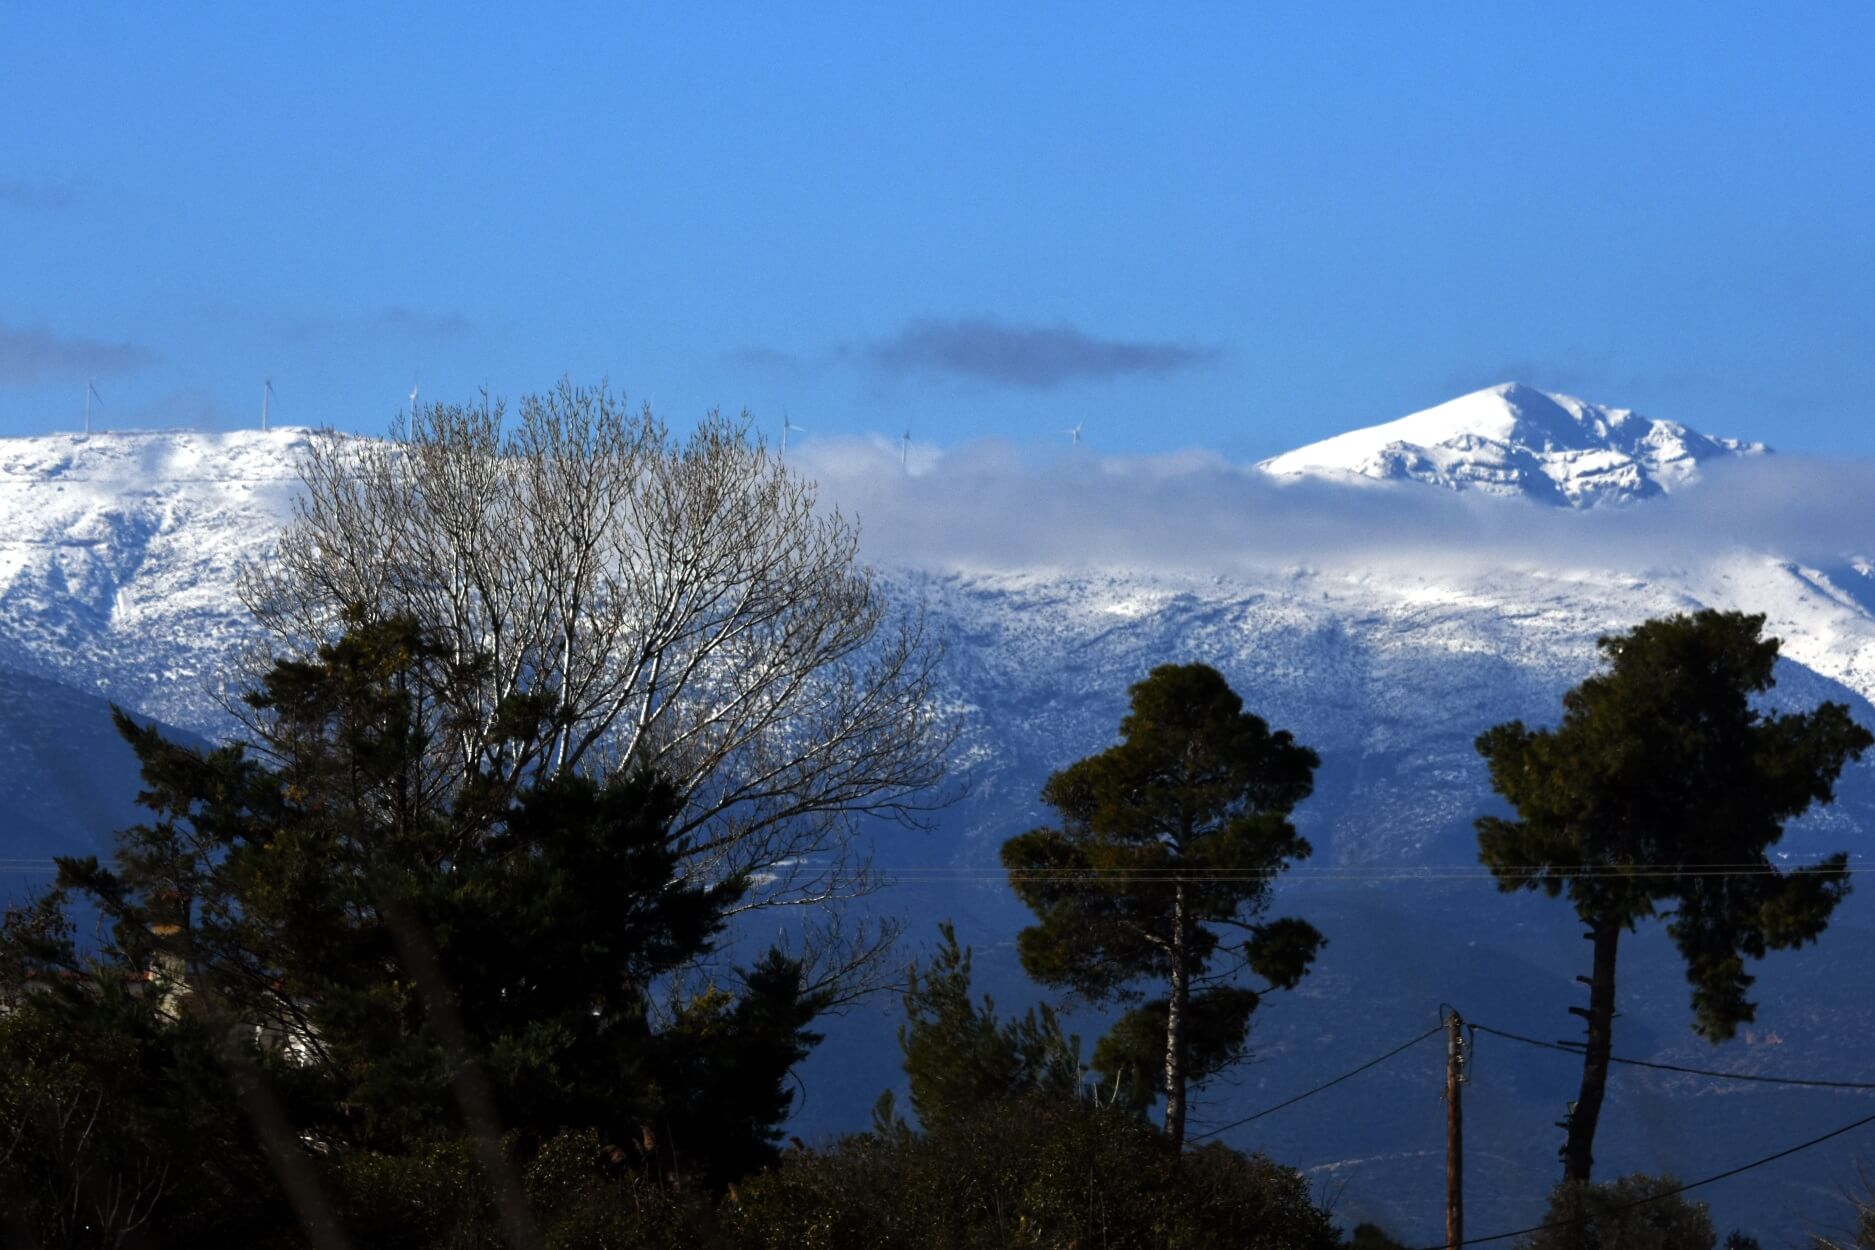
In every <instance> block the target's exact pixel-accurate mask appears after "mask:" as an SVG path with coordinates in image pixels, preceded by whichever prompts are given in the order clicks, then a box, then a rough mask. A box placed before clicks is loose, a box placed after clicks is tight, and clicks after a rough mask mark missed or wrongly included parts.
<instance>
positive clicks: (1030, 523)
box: [798, 439, 1875, 576]
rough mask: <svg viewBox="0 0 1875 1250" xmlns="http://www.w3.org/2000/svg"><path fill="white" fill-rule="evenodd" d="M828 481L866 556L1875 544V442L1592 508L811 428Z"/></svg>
mask: <svg viewBox="0 0 1875 1250" xmlns="http://www.w3.org/2000/svg"><path fill="white" fill-rule="evenodd" d="M798 463H799V464H800V466H801V467H803V468H805V469H807V471H808V472H810V473H811V474H812V475H813V476H815V477H816V478H817V479H818V480H819V482H820V485H821V489H822V494H823V497H824V498H826V499H827V500H828V502H830V503H832V504H835V505H837V506H839V507H840V508H841V509H842V510H843V511H845V512H847V513H849V514H857V515H858V516H859V517H860V518H861V520H862V521H863V523H864V529H863V535H864V542H865V547H866V553H867V558H869V559H871V560H875V561H878V562H880V563H883V564H888V565H890V564H902V565H908V566H912V567H920V568H945V567H953V568H960V569H1008V570H1020V569H1027V568H1064V567H1069V568H1072V567H1084V568H1099V567H1122V568H1134V569H1142V570H1151V569H1159V570H1170V571H1177V572H1182V573H1196V574H1205V575H1210V574H1227V573H1232V572H1245V571H1250V570H1269V569H1284V568H1295V567H1309V568H1319V569H1344V570H1360V569H1377V568H1391V567H1405V568H1409V569H1413V570H1418V571H1424V572H1426V573H1452V572H1465V571H1478V570H1497V569H1526V570H1533V571H1540V572H1546V573H1548V572H1560V571H1566V570H1570V569H1586V570H1602V571H1620V572H1623V573H1632V574H1634V575H1636V576H1646V575H1647V574H1648V572H1649V571H1650V570H1651V571H1663V570H1673V569H1683V568H1689V567H1696V566H1699V565H1701V564H1702V563H1703V562H1705V561H1706V560H1708V559H1709V558H1712V557H1715V556H1720V555H1724V554H1726V553H1729V552H1737V551H1740V550H1746V551H1755V552H1760V553H1765V554H1769V555H1774V556H1777V557H1780V558H1784V559H1788V560H1792V561H1797V562H1800V563H1805V564H1814V565H1817V566H1830V565H1835V564H1840V563H1841V562H1842V561H1844V560H1847V559H1850V558H1851V557H1855V556H1875V461H1863V460H1857V461H1841V460H1817V459H1807V458H1800V457H1795V456H1762V457H1748V458H1740V459H1738V460H1736V461H1722V462H1719V463H1717V464H1714V465H1712V466H1710V467H1708V468H1707V469H1706V470H1705V480H1704V481H1702V482H1700V483H1698V484H1696V485H1694V486H1691V487H1687V488H1683V489H1681V490H1680V491H1677V492H1675V493H1674V494H1672V495H1670V496H1666V497H1657V498H1654V499H1649V500H1644V501H1639V502H1636V503H1634V504H1631V505H1628V506H1616V507H1602V508H1591V509H1587V510H1578V509H1571V508H1557V507H1551V506H1548V505H1544V504H1538V503H1531V502H1526V501H1523V500H1518V499H1502V498H1496V497H1492V496H1485V495H1478V494H1458V493H1456V492H1452V491H1441V490H1435V489H1431V488H1428V487H1424V486H1421V485H1419V484H1417V483H1380V482H1374V483H1371V484H1369V483H1362V484H1357V485H1346V484H1338V483H1328V482H1320V481H1310V480H1306V479H1305V480H1282V479H1275V478H1271V477H1270V476H1269V475H1267V474H1264V473H1262V472H1260V471H1258V470H1256V469H1254V468H1251V467H1249V466H1246V465H1243V464H1238V463H1233V462H1230V461H1227V460H1225V459H1224V458H1222V457H1220V456H1217V455H1215V454H1213V453H1210V452H1187V453H1180V454H1177V455H1169V456H1154V457H1101V456H1097V455H1093V454H1088V453H1085V452H1082V453H1077V454H1072V455H1070V454H1067V453H1066V452H1063V453H1061V454H1059V455H1057V456H1054V457H1048V458H1042V459H1036V458H1033V457H1029V456H1025V455H1024V454H1023V453H1022V452H1020V451H1019V450H1018V449H1016V448H1015V447H1013V446H1011V445H1008V444H1001V443H980V444H974V445H970V446H967V447H963V448H958V449H954V450H950V451H946V452H941V453H940V452H937V451H935V450H933V449H928V448H918V449H915V450H914V454H913V457H912V460H911V466H912V472H911V473H909V474H907V473H905V472H904V471H903V469H902V468H901V466H900V463H899V449H898V446H897V444H896V443H894V442H891V441H890V440H885V439H878V440H873V441H856V440H846V441H843V440H838V439H826V440H815V441H814V442H812V443H809V444H806V445H805V446H804V447H803V449H802V451H801V453H800V456H799V461H798Z"/></svg>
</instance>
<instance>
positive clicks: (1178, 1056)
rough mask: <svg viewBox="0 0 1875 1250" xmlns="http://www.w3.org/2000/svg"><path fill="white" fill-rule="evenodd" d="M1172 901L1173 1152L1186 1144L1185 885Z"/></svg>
mask: <svg viewBox="0 0 1875 1250" xmlns="http://www.w3.org/2000/svg"><path fill="white" fill-rule="evenodd" d="M1174 889H1175V890H1176V891H1177V893H1176V894H1175V895H1174V902H1173V904H1172V996H1171V998H1170V1000H1169V1001H1168V1002H1167V1005H1166V1013H1165V1135H1166V1137H1167V1139H1168V1140H1170V1141H1171V1143H1172V1150H1173V1152H1174V1153H1176V1152H1178V1151H1180V1150H1183V1149H1184V1148H1185V1012H1186V1008H1187V1007H1189V1006H1190V1004H1191V970H1190V969H1189V968H1187V967H1186V966H1185V952H1186V948H1187V932H1186V930H1187V928H1188V925H1187V922H1186V918H1185V886H1184V883H1183V882H1181V883H1179V884H1178V885H1177V886H1175V887H1174Z"/></svg>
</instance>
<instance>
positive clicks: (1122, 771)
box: [1002, 664, 1322, 1143]
mask: <svg viewBox="0 0 1875 1250" xmlns="http://www.w3.org/2000/svg"><path fill="white" fill-rule="evenodd" d="M1130 695H1131V711H1130V712H1129V713H1128V715H1127V716H1126V717H1125V718H1124V719H1123V720H1121V722H1120V737H1121V741H1120V742H1119V743H1118V744H1117V745H1115V746H1113V747H1110V748H1108V749H1107V750H1106V751H1103V752H1101V753H1100V754H1098V755H1092V756H1089V757H1087V758H1086V759H1083V760H1080V761H1079V762H1077V763H1074V764H1071V765H1069V766H1068V767H1067V768H1065V769H1062V770H1061V771H1060V772H1058V773H1055V774H1054V775H1053V776H1051V777H1050V778H1049V779H1048V782H1047V784H1046V786H1044V787H1043V790H1042V798H1043V799H1044V800H1045V801H1046V802H1047V803H1048V804H1049V806H1051V807H1053V808H1054V809H1055V812H1056V814H1057V816H1058V818H1059V823H1058V824H1056V825H1055V826H1053V827H1050V828H1043V829H1037V830H1034V831H1033V832H1030V833H1026V834H1023V835H1022V836H1020V837H1017V838H1012V839H1010V840H1009V841H1008V842H1007V843H1005V844H1004V846H1003V856H1002V857H1003V865H1004V867H1005V868H1007V869H1008V870H1009V879H1010V884H1011V885H1012V887H1013V888H1014V889H1015V891H1016V893H1017V895H1018V896H1019V897H1021V899H1022V901H1023V902H1025V903H1027V904H1028V905H1029V907H1030V908H1031V909H1032V910H1033V911H1034V912H1035V915H1036V919H1037V923H1036V924H1035V925H1033V926H1032V927H1030V928H1028V929H1025V930H1023V932H1022V934H1021V937H1020V939H1019V944H1020V945H1019V949H1020V951H1021V955H1022V963H1023V967H1024V968H1026V969H1027V970H1028V972H1029V974H1030V975H1031V976H1033V977H1035V978H1036V979H1037V980H1039V981H1041V982H1043V983H1044V984H1047V985H1052V986H1059V987H1062V988H1066V989H1069V990H1072V991H1074V992H1076V993H1078V994H1081V995H1083V996H1085V997H1087V998H1090V999H1094V1000H1116V1001H1137V1000H1138V999H1139V998H1141V997H1142V996H1143V995H1142V991H1141V989H1140V988H1139V987H1140V985H1141V983H1142V982H1156V983H1158V984H1159V985H1162V986H1164V987H1165V989H1166V990H1167V993H1166V995H1165V997H1164V998H1163V999H1162V1000H1160V1002H1158V1003H1156V1004H1150V1005H1147V1006H1145V1007H1142V1008H1141V1009H1140V1012H1139V1013H1138V1014H1135V1015H1134V1016H1132V1017H1130V1018H1129V1020H1128V1021H1126V1022H1125V1023H1124V1024H1123V1034H1124V1036H1123V1037H1122V1038H1120V1039H1118V1040H1116V1041H1115V1042H1113V1043H1112V1044H1103V1046H1104V1049H1103V1050H1102V1051H1097V1052H1096V1061H1095V1062H1096V1067H1097V1068H1100V1067H1101V1065H1102V1063H1103V1062H1106V1063H1108V1064H1110V1065H1111V1066H1108V1067H1105V1068H1103V1069H1102V1071H1103V1076H1104V1077H1105V1078H1107V1079H1108V1080H1117V1081H1118V1082H1119V1083H1120V1084H1121V1085H1124V1084H1125V1083H1126V1082H1127V1080H1128V1079H1129V1074H1130V1070H1131V1069H1132V1068H1143V1067H1145V1065H1147V1064H1148V1062H1149V1056H1148V1054H1147V1053H1146V1051H1147V1047H1146V1046H1145V1045H1144V1038H1145V1036H1146V1034H1147V1033H1148V1032H1149V1031H1150V1030H1151V1028H1152V1025H1153V1022H1154V1021H1155V1020H1157V1021H1162V1022H1163V1025H1164V1031H1163V1034H1162V1040H1161V1044H1160V1047H1159V1060H1158V1063H1157V1064H1156V1065H1153V1066H1154V1067H1155V1068H1156V1069H1157V1070H1158V1071H1159V1072H1162V1073H1163V1078H1162V1080H1161V1081H1160V1082H1159V1084H1160V1087H1161V1088H1162V1089H1163V1091H1164V1093H1165V1095H1166V1131H1167V1134H1168V1136H1170V1137H1171V1138H1172V1140H1173V1142H1174V1143H1177V1142H1180V1141H1182V1140H1183V1135H1184V1112H1185V1105H1184V1103H1185V1086H1186V1083H1187V1081H1188V1080H1193V1079H1198V1080H1201V1079H1203V1078H1204V1077H1205V1076H1208V1075H1210V1074H1211V1073H1212V1072H1214V1071H1215V1070H1216V1069H1217V1068H1218V1067H1220V1066H1222V1065H1224V1064H1226V1063H1228V1062H1230V1061H1231V1060H1232V1059H1234V1058H1235V1057H1236V1056H1237V1055H1238V1054H1239V1053H1240V1051H1241V1048H1242V1045H1243V1040H1244V1031H1245V1029H1246V1028H1247V1025H1248V1021H1249V1018H1250V1014H1251V1012H1252V1011H1253V1010H1254V1009H1255V1007H1256V1004H1257V1001H1258V998H1259V996H1260V994H1261V993H1263V992H1266V991H1267V990H1268V989H1270V988H1277V987H1282V988H1287V987H1290V986H1293V985H1294V984H1295V983H1296V982H1297V981H1298V980H1300V978H1301V977H1302V976H1303V974H1304V973H1305V972H1306V971H1307V970H1308V967H1309V964H1310V962H1311V961H1312V960H1313V959H1314V957H1315V953H1316V951H1317V950H1318V949H1319V947H1320V945H1321V941H1322V939H1321V935H1320V934H1318V933H1317V932H1316V931H1315V930H1314V929H1313V928H1312V927H1310V926H1309V925H1307V924H1305V923H1304V922H1302V921H1300V920H1295V919H1281V920H1274V921H1269V922H1259V917H1260V916H1261V915H1262V913H1263V911H1264V910H1265V909H1266V908H1267V906H1268V904H1269V895H1270V891H1271V887H1272V885H1273V883H1274V881H1275V879H1276V876H1277V874H1279V873H1280V872H1282V871H1283V870H1284V869H1285V868H1287V867H1288V865H1289V864H1290V863H1291V862H1292V861H1294V860H1298V859H1302V858H1305V857H1306V856H1307V855H1308V854H1309V844H1308V843H1307V842H1306V841H1305V840H1304V839H1303V838H1302V837H1300V836H1299V835H1298V834H1297V833H1296V831H1295V828H1294V826H1292V825H1291V824H1290V823H1289V813H1290V812H1291V811H1292V810H1293V809H1294V807H1295V805H1296V804H1297V803H1299V802H1301V801H1302V800H1303V799H1305V798H1307V797H1308V795H1309V793H1310V791H1311V789H1312V787H1313V777H1314V772H1315V768H1316V766H1317V764H1318V763H1319V762H1320V761H1319V760H1318V758H1317V756H1316V754H1315V752H1313V751H1311V750H1309V749H1308V748H1306V747H1303V746H1299V745H1297V744H1296V743H1295V741H1294V740H1293V739H1292V738H1291V737H1290V735H1289V734H1288V733H1287V732H1282V731H1277V732H1271V730H1270V728H1269V726H1268V725H1266V724H1265V723H1264V722H1263V721H1262V720H1261V719H1260V718H1258V717H1256V716H1253V715H1251V714H1249V713H1247V712H1245V711H1244V710H1243V701H1242V700H1241V699H1239V698H1238V697H1237V695H1236V694H1235V693H1234V692H1233V691H1232V690H1231V689H1230V687H1229V686H1228V685H1227V684H1226V683H1225V681H1224V679H1223V678H1222V677H1221V676H1219V674H1218V673H1217V671H1216V670H1215V669H1212V668H1209V667H1208V666H1206V665H1203V664H1187V665H1162V666H1161V667H1159V668H1156V669H1154V670H1153V671H1152V673H1151V675H1150V676H1148V677H1147V678H1146V680H1144V681H1142V682H1139V683H1138V684H1136V685H1135V686H1133V687H1132V689H1131V691H1130ZM1245 970H1248V971H1250V972H1253V973H1256V974H1258V975H1260V976H1262V977H1263V979H1264V980H1265V982H1266V983H1267V984H1266V985H1264V986H1263V987H1261V988H1259V989H1249V988H1246V987H1243V986H1241V985H1237V984H1234V983H1233V980H1232V978H1233V976H1234V975H1235V974H1237V973H1239V972H1241V971H1245ZM1200 1048H1202V1049H1200ZM1103 1055H1104V1056H1105V1058H1104V1060H1103V1057H1102V1056H1103ZM1138 1075H1139V1076H1144V1075H1145V1073H1144V1072H1141V1073H1138Z"/></svg>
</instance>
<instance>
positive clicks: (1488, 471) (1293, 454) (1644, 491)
mask: <svg viewBox="0 0 1875 1250" xmlns="http://www.w3.org/2000/svg"><path fill="white" fill-rule="evenodd" d="M1766 450H1767V449H1766V447H1765V446H1764V445H1763V444H1762V443H1746V442H1741V441H1739V440H1738V439H1731V438H1711V437H1708V436H1707V435H1704V434H1701V433H1699V432H1698V431H1696V430H1691V429H1688V428H1687V427H1686V426H1684V425H1681V424H1679V423H1678V422H1677V421H1656V420H1653V419H1651V418H1648V417H1644V416H1641V415H1640V414H1639V413H1635V412H1632V411H1630V410H1628V409H1626V408H1604V407H1602V406H1601V405H1599V404H1590V403H1584V402H1583V401H1582V400H1579V399H1576V398H1574V397H1572V396H1569V395H1553V394H1549V393H1547V392H1545V391H1539V390H1537V389H1536V388H1535V387H1533V386H1526V385H1524V384H1523V383H1521V382H1506V383H1504V384H1503V385H1500V386H1493V387H1490V388H1488V389H1486V390H1482V391H1473V392H1472V393H1471V394H1469V395H1461V396H1459V397H1458V398H1457V399H1452V400H1448V401H1446V402H1445V403H1443V404H1440V405H1438V406H1437V407H1433V408H1427V409H1425V410H1424V411H1421V412H1415V413H1412V414H1411V415H1409V416H1404V417H1401V418H1400V419H1399V420H1397V421H1389V422H1386V423H1385V424H1383V425H1374V426H1369V427H1367V428H1366V429H1360V430H1351V431H1349V432H1348V433H1346V434H1337V435H1336V436H1335V437H1333V438H1328V439H1323V440H1322V441H1321V442H1319V443H1310V444H1309V445H1308V446H1306V447H1298V448H1296V449H1295V450H1294V451H1289V452H1284V453H1283V454H1282V455H1280V456H1275V457H1272V458H1271V459H1269V460H1265V461H1264V462H1263V463H1262V465H1261V466H1260V467H1261V468H1262V469H1263V470H1264V471H1265V472H1268V473H1272V474H1275V475H1277V476H1279V477H1300V476H1311V477H1331V478H1340V479H1350V478H1354V479H1358V478H1374V479H1378V480H1381V481H1412V482H1424V483H1427V484H1428V485H1433V486H1443V487H1445V488H1447V489H1448V490H1478V491H1485V492H1488V493H1491V494H1496V495H1520V496H1524V497H1526V498H1530V499H1536V500H1540V501H1543V502H1545V503H1553V504H1558V505H1562V506H1567V507H1576V508H1580V507H1586V506H1588V505H1591V504H1598V503H1607V502H1617V501H1627V500H1633V499H1641V498H1645V497H1647V496H1649V495H1657V494H1661V493H1664V492H1668V491H1672V490H1674V489H1676V488H1678V487H1681V486H1684V485H1686V484H1687V483H1689V482H1691V481H1693V480H1695V479H1696V478H1697V476H1698V472H1699V466H1700V464H1702V463H1703V462H1705V461H1708V460H1713V459H1717V458H1719V457H1724V456H1738V455H1753V454H1761V453H1763V452H1764V451H1766Z"/></svg>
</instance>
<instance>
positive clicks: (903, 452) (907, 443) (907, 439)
mask: <svg viewBox="0 0 1875 1250" xmlns="http://www.w3.org/2000/svg"><path fill="white" fill-rule="evenodd" d="M898 467H899V468H900V469H903V470H906V471H909V470H910V468H911V427H910V426H906V427H905V432H904V433H903V434H901V435H899V439H898Z"/></svg>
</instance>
